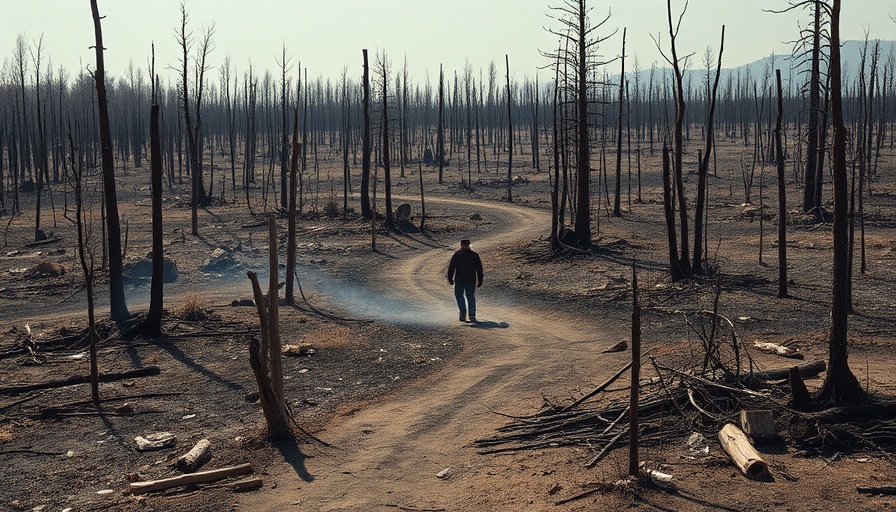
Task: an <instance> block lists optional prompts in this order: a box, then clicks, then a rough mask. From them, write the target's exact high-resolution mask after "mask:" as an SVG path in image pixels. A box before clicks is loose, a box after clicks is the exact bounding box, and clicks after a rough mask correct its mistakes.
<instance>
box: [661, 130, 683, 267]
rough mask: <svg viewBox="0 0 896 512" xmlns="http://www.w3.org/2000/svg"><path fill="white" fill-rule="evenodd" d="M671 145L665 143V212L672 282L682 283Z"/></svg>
mask: <svg viewBox="0 0 896 512" xmlns="http://www.w3.org/2000/svg"><path fill="white" fill-rule="evenodd" d="M669 160H670V159H669V145H668V144H667V143H666V142H665V141H663V212H664V213H665V216H666V240H667V241H668V242H669V274H670V275H671V276H672V282H677V281H681V280H682V279H683V278H684V273H683V272H682V271H681V267H680V266H679V265H680V264H681V261H680V260H679V259H678V242H677V241H676V237H675V208H674V207H673V206H672V169H671V167H672V166H671V162H670V161H669Z"/></svg>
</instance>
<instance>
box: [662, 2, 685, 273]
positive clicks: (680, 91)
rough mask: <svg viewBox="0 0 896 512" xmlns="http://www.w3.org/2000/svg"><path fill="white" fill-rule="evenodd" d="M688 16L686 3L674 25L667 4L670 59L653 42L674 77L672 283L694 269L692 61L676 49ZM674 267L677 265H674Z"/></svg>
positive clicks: (670, 4) (670, 7)
mask: <svg viewBox="0 0 896 512" xmlns="http://www.w3.org/2000/svg"><path fill="white" fill-rule="evenodd" d="M685 12H687V2H685V5H684V8H683V9H682V10H681V14H680V15H679V16H678V20H677V22H674V23H673V19H672V0H666V14H667V20H668V23H669V49H670V51H671V53H672V54H671V56H667V55H666V54H665V52H663V49H662V48H661V47H660V44H659V41H658V40H656V39H654V42H655V43H656V47H657V49H658V50H660V53H661V54H662V55H663V58H664V59H666V62H668V63H669V65H670V66H672V71H673V73H674V76H675V84H674V85H675V88H674V94H675V98H674V99H675V127H674V129H673V132H672V144H673V148H672V164H673V165H672V175H673V178H674V182H675V196H676V199H677V200H678V221H679V224H680V226H679V227H680V232H681V240H680V243H681V248H680V250H679V252H678V269H677V270H674V269H671V275H672V276H673V278H672V279H673V281H674V280H675V276H676V275H678V276H682V277H687V276H689V275H691V272H692V267H691V258H690V256H688V250H689V246H690V244H689V243H688V205H687V199H686V198H685V194H684V177H683V169H682V163H681V158H682V152H683V151H684V119H685V91H684V85H683V83H682V64H683V63H684V64H685V65H686V64H687V60H688V58H689V57H690V56H689V55H686V56H684V57H681V58H679V57H678V49H677V48H676V46H675V40H676V38H677V37H678V31H679V29H680V28H681V20H682V19H683V18H684V14H685ZM672 265H675V263H674V262H672Z"/></svg>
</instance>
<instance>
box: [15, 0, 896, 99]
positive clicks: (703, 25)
mask: <svg viewBox="0 0 896 512" xmlns="http://www.w3.org/2000/svg"><path fill="white" fill-rule="evenodd" d="M559 3H560V2H559V1H557V0H318V1H312V0H304V1H301V0H255V1H252V2H247V1H244V0H186V7H187V11H188V14H189V17H190V21H189V28H190V29H191V30H192V32H193V33H194V34H196V35H198V34H200V33H201V31H202V30H203V28H206V27H209V26H211V25H212V24H213V23H214V24H215V37H214V43H215V49H214V51H213V52H212V54H211V57H210V60H211V64H212V65H213V66H217V65H218V64H219V63H220V62H221V60H222V59H223V58H224V56H225V55H230V57H231V61H232V63H233V65H234V66H235V67H236V68H237V69H238V71H239V72H240V73H242V72H243V71H245V70H246V68H247V67H248V64H249V63H250V62H251V63H252V64H253V66H254V67H255V68H256V69H270V70H272V71H274V70H276V69H277V67H278V64H277V61H278V59H279V56H280V53H281V49H282V47H283V45H284V44H285V45H286V48H287V52H288V55H289V56H291V58H292V60H293V63H294V64H297V63H298V62H299V61H301V64H302V67H303V68H306V69H307V70H308V74H309V76H310V77H316V76H324V77H329V78H332V79H334V80H338V79H339V78H340V76H341V74H342V71H343V69H344V68H347V70H348V74H349V76H350V77H360V75H361V49H362V48H367V49H368V50H369V53H370V56H371V60H372V59H373V55H374V53H375V52H377V51H379V50H385V51H386V53H387V54H388V56H389V58H390V59H391V61H392V63H393V67H394V68H395V69H398V68H400V67H401V65H402V62H403V60H404V59H405V58H407V63H408V69H409V72H410V74H411V76H412V78H413V79H414V80H415V81H423V80H424V79H425V77H426V74H427V73H428V75H429V77H430V79H431V80H434V81H437V80H438V69H439V63H443V64H444V66H445V70H446V74H447V75H448V76H451V75H452V74H453V72H454V71H458V72H462V70H463V67H464V63H465V62H466V61H469V63H470V64H471V65H472V67H473V69H474V72H475V73H476V74H478V71H479V69H483V71H484V72H487V68H488V64H489V62H490V61H495V63H496V64H498V69H499V76H503V67H504V55H505V54H508V55H509V57H510V67H511V73H512V75H513V76H514V77H515V78H517V79H520V78H522V77H523V76H529V77H531V76H534V75H535V74H536V73H539V71H538V69H537V68H538V67H539V66H544V65H545V64H547V61H546V59H544V58H543V57H541V56H540V54H539V50H540V49H541V50H551V49H553V48H554V47H556V45H557V38H556V37H555V36H553V35H551V34H549V33H548V32H547V31H545V30H544V27H548V26H550V27H557V26H558V24H557V22H556V21H554V20H552V19H550V18H549V17H548V16H547V13H549V12H550V9H549V6H551V5H559ZM672 3H673V9H674V10H680V9H681V8H682V6H683V5H684V2H683V1H682V0H673V2H672ZM843 4H844V5H845V10H844V12H843V13H842V32H843V34H842V36H843V38H844V39H862V38H864V34H865V32H866V31H868V32H869V34H870V37H872V38H881V39H896V23H894V21H893V20H892V19H891V16H896V3H894V2H892V1H882V0H846V1H844V2H843ZM589 5H590V6H591V8H592V12H591V15H590V17H591V20H592V22H594V23H596V22H598V21H600V20H603V19H604V18H605V17H606V16H607V15H608V14H610V15H611V16H610V18H609V20H608V21H607V22H606V24H605V25H604V27H603V28H602V29H600V30H598V32H597V34H599V35H601V36H607V35H610V34H612V33H613V32H614V31H615V30H617V29H618V30H619V33H618V34H617V35H615V36H613V37H611V38H610V39H609V40H607V41H606V42H604V43H603V44H602V46H601V53H602V54H603V55H604V56H606V57H608V58H612V57H615V56H616V55H618V54H619V53H620V51H621V45H622V37H621V35H622V29H623V27H627V29H628V36H627V48H628V51H627V54H628V56H629V62H632V60H631V57H633V56H637V57H638V60H639V61H640V67H641V68H649V67H650V64H651V63H652V62H654V61H657V62H659V63H660V64H662V57H661V55H660V54H659V52H658V51H657V49H656V46H655V45H654V43H653V40H652V39H651V37H650V35H651V34H653V35H654V36H659V37H660V40H661V42H662V44H663V45H664V47H667V46H666V45H668V40H669V38H668V30H667V28H666V27H667V21H666V10H665V5H666V3H665V2H664V1H663V0H627V1H595V0H591V1H589ZM787 5H788V3H787V2H786V1H785V0H691V1H690V4H689V6H688V11H687V13H686V14H685V17H684V21H683V23H682V27H681V33H680V37H679V46H678V48H679V53H680V54H684V53H694V54H695V57H694V66H696V67H701V65H702V60H703V55H704V52H705V50H706V48H707V46H711V47H712V48H713V49H714V51H717V50H718V45H719V36H720V31H721V26H722V25H723V24H724V25H726V29H725V38H726V41H725V52H724V56H723V57H724V60H723V66H724V67H735V66H739V65H741V64H746V63H748V62H751V61H754V60H758V59H760V58H762V57H765V56H768V55H769V54H771V53H773V52H774V53H776V54H778V55H788V54H789V53H790V48H791V45H790V44H789V43H788V41H791V40H793V39H795V38H796V37H798V30H799V26H800V24H802V25H806V24H807V23H808V22H809V20H810V16H809V13H808V12H805V11H797V12H794V13H790V14H771V13H768V12H764V11H763V9H774V8H777V9H780V8H782V7H786V6H787ZM99 7H100V12H101V14H102V15H104V16H105V19H104V20H103V36H104V42H105V46H106V48H107V49H108V51H107V53H106V68H107V70H108V71H109V72H110V73H112V74H115V75H117V76H121V75H123V74H124V73H125V70H126V69H127V67H128V64H129V62H132V63H133V65H134V66H136V67H142V68H144V70H147V69H148V62H149V55H150V45H151V44H152V43H153V42H154V43H155V48H156V70H157V72H159V73H160V74H162V75H163V80H164V79H165V73H166V70H165V68H166V67H169V66H177V65H178V48H177V46H176V42H175V38H174V32H175V27H176V26H178V24H179V22H180V1H179V0H99ZM19 34H24V35H25V36H26V38H27V41H28V42H29V43H32V44H33V43H35V42H36V41H37V40H38V39H39V38H40V36H41V35H43V45H44V57H43V58H44V59H45V60H44V61H43V62H47V60H46V59H50V60H52V64H53V68H54V70H56V69H58V68H59V67H60V66H64V67H65V68H66V70H67V72H68V73H69V75H72V74H76V73H77V72H78V70H79V69H81V68H82V67H84V66H87V65H89V66H90V67H91V68H92V67H93V61H94V56H93V52H92V50H90V48H89V47H90V46H91V45H92V44H93V24H92V19H91V13H90V2H89V1H88V0H0V61H11V57H12V54H13V50H14V48H15V41H16V37H17V36H18V35H19ZM42 67H44V65H42ZM627 68H628V69H629V70H630V69H631V66H630V65H629V64H628V63H627ZM610 72H611V74H615V73H617V72H618V64H613V66H612V69H611V70H610ZM167 73H168V74H169V75H171V71H170V70H169V71H167ZM539 74H540V75H541V76H542V79H548V77H549V73H548V72H547V71H541V72H540V73H539ZM213 78H214V79H215V80H217V73H214V74H213Z"/></svg>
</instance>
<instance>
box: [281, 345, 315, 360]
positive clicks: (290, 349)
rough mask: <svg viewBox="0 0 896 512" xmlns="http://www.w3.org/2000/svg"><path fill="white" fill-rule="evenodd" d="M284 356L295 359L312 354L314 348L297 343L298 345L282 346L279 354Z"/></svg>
mask: <svg viewBox="0 0 896 512" xmlns="http://www.w3.org/2000/svg"><path fill="white" fill-rule="evenodd" d="M281 353H282V354H283V355H284V356H289V357H297V356H303V355H305V354H313V353H314V347H312V346H311V344H310V343H299V344H298V345H283V350H282V352H281Z"/></svg>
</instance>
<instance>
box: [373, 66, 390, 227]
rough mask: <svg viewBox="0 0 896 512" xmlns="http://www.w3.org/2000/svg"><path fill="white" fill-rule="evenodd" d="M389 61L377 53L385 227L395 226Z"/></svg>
mask: <svg viewBox="0 0 896 512" xmlns="http://www.w3.org/2000/svg"><path fill="white" fill-rule="evenodd" d="M390 67H391V62H389V58H388V57H387V56H386V51H385V50H383V51H382V52H380V53H379V54H377V58H376V70H377V73H378V74H379V76H380V85H381V86H382V91H381V94H382V102H383V103H382V109H383V111H382V114H381V116H382V122H383V125H382V132H383V133H382V135H383V141H382V143H383V146H382V150H383V188H384V190H383V195H384V196H385V197H386V206H385V208H386V228H387V229H392V228H394V227H395V217H394V215H393V213H392V169H391V163H392V162H391V159H390V156H391V155H390V149H389V76H390V75H391V69H390Z"/></svg>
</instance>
